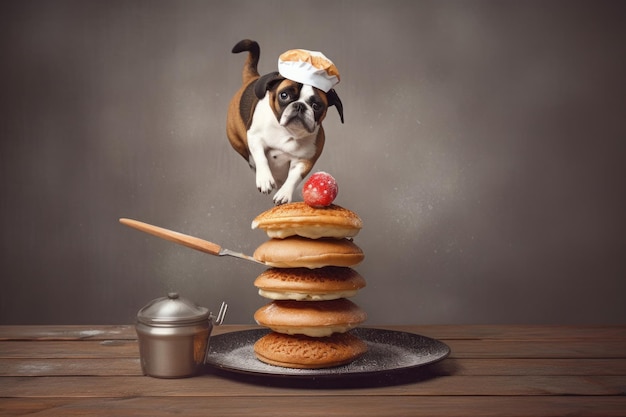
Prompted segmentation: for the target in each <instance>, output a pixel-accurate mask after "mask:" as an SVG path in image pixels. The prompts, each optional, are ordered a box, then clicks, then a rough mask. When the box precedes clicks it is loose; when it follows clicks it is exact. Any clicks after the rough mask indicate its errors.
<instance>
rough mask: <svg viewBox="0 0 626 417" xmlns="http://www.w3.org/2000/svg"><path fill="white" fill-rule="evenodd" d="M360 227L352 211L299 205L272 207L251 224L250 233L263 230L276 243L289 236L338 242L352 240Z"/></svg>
mask: <svg viewBox="0 0 626 417" xmlns="http://www.w3.org/2000/svg"><path fill="white" fill-rule="evenodd" d="M361 227H363V222H362V221H361V219H360V218H359V216H358V215H357V214H356V213H354V212H353V211H350V210H348V209H346V208H343V207H341V206H338V205H336V204H331V205H330V206H328V207H321V208H315V207H311V206H309V205H307V204H306V203H304V202H302V201H300V202H294V203H287V204H282V205H279V206H275V207H273V208H271V209H269V210H267V211H265V212H263V213H261V214H259V215H258V216H257V217H256V218H255V219H254V220H253V221H252V228H253V229H256V228H259V229H263V230H265V232H266V233H267V235H268V236H269V237H271V238H276V239H284V238H286V237H289V236H302V237H306V238H309V239H319V238H323V237H332V238H336V239H342V238H346V237H354V236H356V235H357V234H358V233H359V231H360V230H361Z"/></svg>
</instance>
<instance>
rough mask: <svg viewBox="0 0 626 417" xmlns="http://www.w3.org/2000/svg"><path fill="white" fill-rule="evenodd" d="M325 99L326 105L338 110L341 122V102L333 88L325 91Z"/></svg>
mask: <svg viewBox="0 0 626 417" xmlns="http://www.w3.org/2000/svg"><path fill="white" fill-rule="evenodd" d="M326 99H328V107H330V106H335V107H337V111H338V112H339V118H340V119H341V123H343V104H341V99H340V98H339V96H338V95H337V92H336V91H335V89H334V88H331V89H330V91H328V93H326Z"/></svg>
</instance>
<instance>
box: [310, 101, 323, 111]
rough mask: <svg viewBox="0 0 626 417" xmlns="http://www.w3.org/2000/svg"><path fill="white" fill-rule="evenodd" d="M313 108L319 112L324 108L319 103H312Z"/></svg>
mask: <svg viewBox="0 0 626 417" xmlns="http://www.w3.org/2000/svg"><path fill="white" fill-rule="evenodd" d="M311 108H312V109H313V111H318V110H320V109H321V108H322V106H320V104H319V103H311Z"/></svg>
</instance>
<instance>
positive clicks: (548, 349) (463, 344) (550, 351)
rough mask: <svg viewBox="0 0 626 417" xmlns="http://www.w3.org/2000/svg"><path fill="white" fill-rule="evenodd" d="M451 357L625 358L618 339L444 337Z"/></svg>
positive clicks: (625, 350) (625, 349) (623, 343)
mask: <svg viewBox="0 0 626 417" xmlns="http://www.w3.org/2000/svg"><path fill="white" fill-rule="evenodd" d="M445 343H446V344H447V345H448V346H450V349H451V350H452V352H451V355H450V356H451V357H454V358H518V359H524V358H561V359H571V358H598V359H609V358H616V359H623V358H626V343H625V342H624V341H621V340H608V341H605V340H569V341H543V340H541V341H527V340H520V341H511V340H447V341H445Z"/></svg>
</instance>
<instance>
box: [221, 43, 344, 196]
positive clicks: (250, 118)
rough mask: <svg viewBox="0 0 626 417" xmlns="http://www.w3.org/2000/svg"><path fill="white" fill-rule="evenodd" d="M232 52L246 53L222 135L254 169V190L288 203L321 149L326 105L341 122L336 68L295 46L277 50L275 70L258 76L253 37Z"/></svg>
mask: <svg viewBox="0 0 626 417" xmlns="http://www.w3.org/2000/svg"><path fill="white" fill-rule="evenodd" d="M232 52H233V53H240V52H248V57H247V59H246V62H245V64H244V66H243V71H242V81H243V82H242V86H241V88H240V89H239V90H238V91H237V93H236V94H235V95H234V96H233V98H232V100H231V102H230V105H229V107H228V116H227V121H226V134H227V136H228V139H229V141H230V144H231V145H232V147H233V148H234V149H235V150H236V151H237V152H238V153H239V154H240V155H241V156H242V157H243V158H244V159H245V160H246V161H248V164H249V165H250V167H251V168H252V170H253V171H255V173H256V174H255V175H256V187H257V189H258V190H259V191H260V192H261V193H263V194H270V193H271V192H272V191H273V190H276V193H275V194H274V198H273V201H274V204H276V205H280V204H284V203H289V202H291V201H292V198H293V193H294V191H295V189H296V187H297V186H298V184H300V182H301V181H302V180H303V179H304V178H305V177H306V176H307V174H308V173H309V172H310V171H311V169H312V168H313V165H314V164H315V162H316V161H317V159H318V158H319V157H320V155H321V153H322V150H323V149H324V142H325V135H324V128H323V127H322V121H323V120H324V118H325V117H326V112H327V110H328V108H329V107H331V106H335V107H336V109H337V111H338V113H339V117H340V119H341V123H343V105H342V103H341V100H340V99H339V96H338V95H337V93H336V92H335V90H334V89H333V88H332V87H333V86H334V85H336V84H337V83H338V82H339V72H338V71H337V68H336V67H335V66H334V64H333V63H332V62H331V61H330V60H329V59H328V58H326V57H325V56H324V55H323V54H321V53H319V52H314V51H307V50H303V49H295V50H290V51H287V52H285V53H283V54H281V56H280V57H279V59H278V69H279V70H278V71H276V72H271V73H269V74H265V75H263V76H261V75H260V74H259V72H258V70H257V65H258V63H259V57H260V52H261V50H260V47H259V44H258V43H257V42H255V41H252V40H249V39H244V40H242V41H240V42H239V43H237V44H236V45H235V46H234V47H233V49H232Z"/></svg>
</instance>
